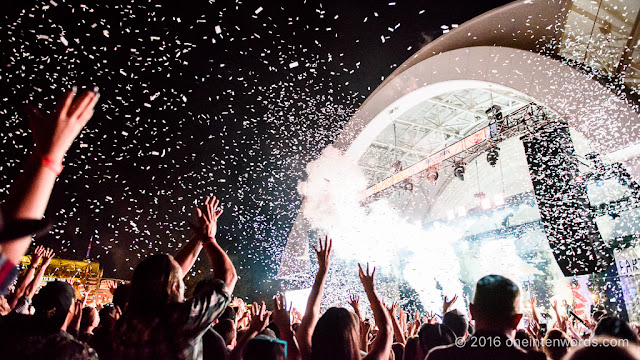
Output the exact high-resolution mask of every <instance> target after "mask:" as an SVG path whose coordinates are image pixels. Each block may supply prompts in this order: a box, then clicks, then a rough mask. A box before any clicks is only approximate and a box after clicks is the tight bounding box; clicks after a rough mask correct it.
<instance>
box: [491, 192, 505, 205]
mask: <svg viewBox="0 0 640 360" xmlns="http://www.w3.org/2000/svg"><path fill="white" fill-rule="evenodd" d="M493 203H494V204H495V205H496V206H502V205H504V196H503V195H502V194H496V195H495V196H494V197H493Z"/></svg>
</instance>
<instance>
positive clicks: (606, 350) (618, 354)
mask: <svg viewBox="0 0 640 360" xmlns="http://www.w3.org/2000/svg"><path fill="white" fill-rule="evenodd" d="M615 341H619V339H615V338H610V337H606V336H598V337H595V338H593V339H591V341H590V342H589V345H588V346H581V347H578V348H576V349H574V350H573V351H570V352H569V354H567V356H566V357H565V359H566V360H602V359H616V360H638V359H640V349H639V348H638V346H636V345H633V344H631V343H629V345H627V346H612V344H614V343H615Z"/></svg>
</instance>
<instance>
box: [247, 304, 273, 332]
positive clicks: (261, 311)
mask: <svg viewBox="0 0 640 360" xmlns="http://www.w3.org/2000/svg"><path fill="white" fill-rule="evenodd" d="M270 315H271V313H270V312H269V311H267V306H266V305H265V304H264V301H263V302H262V303H260V305H258V304H257V303H253V306H252V307H251V323H250V324H249V331H251V332H257V333H259V332H261V331H262V330H264V329H265V328H266V327H267V325H269V316H270Z"/></svg>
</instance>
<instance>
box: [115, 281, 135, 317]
mask: <svg viewBox="0 0 640 360" xmlns="http://www.w3.org/2000/svg"><path fill="white" fill-rule="evenodd" d="M130 296H131V284H130V283H124V284H120V285H119V286H118V287H117V288H116V290H115V291H114V292H113V300H112V302H113V305H114V306H117V307H119V308H120V311H125V310H126V309H127V304H128V303H129V297H130Z"/></svg>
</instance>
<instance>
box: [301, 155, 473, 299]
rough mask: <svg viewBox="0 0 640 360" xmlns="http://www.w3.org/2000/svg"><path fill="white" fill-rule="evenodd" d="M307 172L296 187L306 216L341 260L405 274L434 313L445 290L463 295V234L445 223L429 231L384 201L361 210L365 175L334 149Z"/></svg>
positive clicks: (352, 161) (320, 158)
mask: <svg viewBox="0 0 640 360" xmlns="http://www.w3.org/2000/svg"><path fill="white" fill-rule="evenodd" d="M306 171H307V174H308V178H307V181H305V182H302V183H300V184H299V186H298V191H299V193H300V194H301V195H302V196H304V202H303V205H302V214H303V216H304V217H305V218H306V219H307V221H308V222H309V223H310V224H311V226H312V227H313V228H315V229H317V230H320V231H321V232H322V233H326V234H327V235H328V236H329V237H331V238H333V240H334V249H335V255H336V256H337V257H339V258H342V259H345V260H356V261H358V262H361V263H364V262H370V263H372V264H374V265H376V266H378V267H379V268H382V269H383V271H387V272H389V273H395V274H398V275H401V276H403V277H404V278H405V279H406V280H407V282H408V283H409V284H410V285H411V286H412V287H413V288H414V289H416V291H417V292H418V294H419V295H420V300H421V301H422V303H423V304H424V306H425V307H426V308H428V309H431V310H436V309H438V308H439V307H440V306H441V305H442V296H443V294H442V292H444V295H448V296H449V297H451V296H453V295H454V294H462V282H461V281H460V265H459V262H458V257H457V255H456V253H455V251H454V247H453V243H454V242H455V241H456V240H457V239H459V238H460V236H461V235H462V234H461V233H460V232H458V231H455V230H454V229H450V228H448V227H446V226H444V225H439V226H436V227H434V228H433V229H431V230H425V229H424V228H423V227H422V224H415V223H410V222H408V221H407V220H406V219H404V218H402V217H401V216H400V214H399V212H398V211H397V210H396V209H394V208H393V206H392V205H391V204H390V203H389V202H388V201H387V200H385V199H382V200H378V201H375V202H373V203H370V204H368V205H366V206H362V205H361V203H360V200H361V196H360V193H361V191H363V190H364V189H365V188H366V186H367V180H366V177H365V175H364V174H363V173H362V171H361V170H360V167H359V166H358V164H357V162H356V160H355V159H352V158H349V157H348V156H346V155H344V154H342V152H340V151H339V150H338V149H336V148H334V147H332V146H329V147H327V148H326V149H325V150H324V151H323V152H322V154H321V156H320V157H319V158H318V159H317V160H316V161H313V162H311V163H309V164H308V166H307V168H306ZM407 254H409V255H407ZM400 262H402V263H403V266H402V268H401V266H400ZM438 284H439V286H438ZM439 289H442V291H441V290H439ZM460 305H463V304H460Z"/></svg>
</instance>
